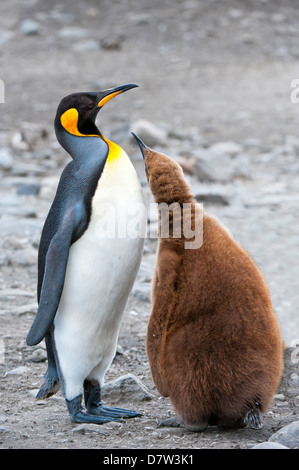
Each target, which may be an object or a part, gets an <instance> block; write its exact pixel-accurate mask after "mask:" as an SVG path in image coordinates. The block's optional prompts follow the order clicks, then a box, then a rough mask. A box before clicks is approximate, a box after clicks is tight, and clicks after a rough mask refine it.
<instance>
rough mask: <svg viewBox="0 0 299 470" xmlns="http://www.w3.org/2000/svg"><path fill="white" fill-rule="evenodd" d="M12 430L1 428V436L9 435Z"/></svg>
mask: <svg viewBox="0 0 299 470" xmlns="http://www.w3.org/2000/svg"><path fill="white" fill-rule="evenodd" d="M8 432H10V430H9V429H8V428H6V427H4V426H0V434H7V433H8Z"/></svg>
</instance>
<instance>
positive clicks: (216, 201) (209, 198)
mask: <svg viewBox="0 0 299 470" xmlns="http://www.w3.org/2000/svg"><path fill="white" fill-rule="evenodd" d="M195 199H196V201H197V202H201V203H203V204H205V203H210V204H213V205H216V206H228V205H229V200H228V199H227V198H226V197H225V196H224V195H223V194H217V193H215V194H213V193H206V194H201V193H198V194H195Z"/></svg>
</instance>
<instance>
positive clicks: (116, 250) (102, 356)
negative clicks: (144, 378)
mask: <svg viewBox="0 0 299 470" xmlns="http://www.w3.org/2000/svg"><path fill="white" fill-rule="evenodd" d="M127 158H128V157H127ZM129 163H130V162H129ZM118 164H119V168H118V169H119V171H118V172H115V171H114V173H113V177H114V178H113V183H111V182H110V181H109V178H112V175H111V174H110V172H109V171H105V170H104V173H103V174H102V177H101V179H100V181H99V184H98V188H97V191H96V193H95V195H94V197H93V201H92V215H91V219H90V223H89V225H88V228H87V230H86V231H85V233H84V234H83V235H82V237H81V238H80V239H79V240H77V241H76V242H75V243H74V244H73V245H72V246H71V248H70V252H69V259H68V265H67V271H66V276H65V282H64V288H63V292H62V296H61V300H60V304H59V308H58V310H57V313H56V316H55V321H54V327H55V328H54V336H55V345H56V350H57V355H58V359H59V364H60V367H61V371H62V374H63V377H64V382H65V384H64V386H65V394H66V398H68V399H71V398H74V397H75V396H76V395H78V393H80V390H78V386H79V387H82V383H83V381H84V379H85V378H87V377H88V376H90V377H91V378H97V379H98V380H99V381H100V383H102V382H103V377H104V374H105V372H106V370H107V368H108V367H109V365H110V363H111V361H112V359H113V357H114V355H115V350H116V345H117V339H118V334H119V328H120V323H121V318H122V313H123V311H124V309H125V305H126V302H127V299H128V296H129V293H130V291H131V289H132V287H133V283H134V280H135V277H136V275H137V271H138V268H139V265H140V261H141V256H142V251H143V244H144V238H142V237H140V233H139V235H138V236H135V237H132V236H124V235H125V232H126V231H127V232H128V229H129V230H131V231H132V225H138V224H140V226H141V230H143V229H144V227H142V224H143V225H144V224H145V223H146V217H145V208H144V207H145V206H144V201H143V195H142V191H141V188H140V184H139V182H138V180H137V176H136V173H135V171H134V170H133V168H130V166H129V169H128V168H127V164H128V162H126V166H125V167H124V168H123V169H122V165H121V164H120V163H119V162H118ZM121 170H122V171H121ZM124 170H126V171H125V174H124ZM132 170H133V171H132ZM108 183H109V184H108ZM124 183H125V185H124ZM130 207H131V209H132V207H135V208H138V210H139V211H140V212H142V210H143V215H142V216H141V217H140V220H139V221H138V223H135V222H137V219H136V217H135V220H133V219H132V216H131V215H130V214H126V213H125V214H124V212H126V208H130ZM120 208H121V209H120ZM131 209H130V210H129V212H131V213H132V212H134V211H133V210H131ZM113 227H114V228H113ZM139 228H140V227H139ZM118 230H119V231H120V235H121V236H119V233H118ZM133 232H134V230H133ZM134 233H135V232H134ZM134 233H133V235H134ZM136 233H137V232H136ZM136 233H135V235H136ZM131 235H132V233H131Z"/></svg>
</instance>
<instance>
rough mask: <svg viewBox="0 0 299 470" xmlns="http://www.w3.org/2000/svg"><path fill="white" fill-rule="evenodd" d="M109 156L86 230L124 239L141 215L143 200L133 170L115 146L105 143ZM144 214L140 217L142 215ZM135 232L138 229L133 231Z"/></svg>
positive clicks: (127, 158)
mask: <svg viewBox="0 0 299 470" xmlns="http://www.w3.org/2000/svg"><path fill="white" fill-rule="evenodd" d="M107 143H108V145H109V154H108V158H107V161H106V165H105V168H104V170H103V173H102V175H101V178H100V179H99V182H98V185H97V188H96V191H95V194H94V197H93V199H92V215H91V220H90V224H93V225H94V226H90V227H89V228H94V230H95V231H96V235H97V236H99V237H103V238H105V237H106V236H107V237H108V238H114V237H116V238H126V237H127V236H128V235H129V234H128V230H127V229H128V226H130V225H131V226H132V224H134V220H133V219H134V217H135V219H136V225H138V219H139V216H140V219H142V215H144V208H145V206H144V198H143V193H142V189H141V186H140V182H139V180H138V177H137V174H136V172H135V169H134V167H133V165H132V163H131V161H130V159H129V157H128V156H127V154H126V153H125V151H124V150H123V149H122V148H121V147H119V146H118V145H116V144H114V143H112V142H109V141H107ZM142 212H143V214H142ZM136 229H138V227H136Z"/></svg>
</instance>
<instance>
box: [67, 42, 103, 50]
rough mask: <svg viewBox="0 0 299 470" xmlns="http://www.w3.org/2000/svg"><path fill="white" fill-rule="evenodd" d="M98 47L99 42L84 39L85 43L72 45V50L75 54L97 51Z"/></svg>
mask: <svg viewBox="0 0 299 470" xmlns="http://www.w3.org/2000/svg"><path fill="white" fill-rule="evenodd" d="M99 47H100V44H99V41H96V40H94V39H86V40H85V41H79V42H76V44H74V45H73V47H72V48H73V50H74V51H77V52H85V51H97V50H98V49H99Z"/></svg>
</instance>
